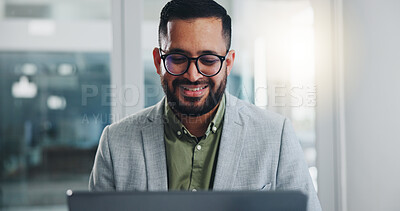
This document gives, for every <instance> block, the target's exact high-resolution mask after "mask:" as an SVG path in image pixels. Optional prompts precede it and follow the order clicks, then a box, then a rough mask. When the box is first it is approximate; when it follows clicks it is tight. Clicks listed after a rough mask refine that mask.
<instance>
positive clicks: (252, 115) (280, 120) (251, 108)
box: [228, 96, 286, 126]
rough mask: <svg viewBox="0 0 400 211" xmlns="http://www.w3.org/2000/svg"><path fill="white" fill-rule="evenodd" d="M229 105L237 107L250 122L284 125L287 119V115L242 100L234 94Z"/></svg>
mask: <svg viewBox="0 0 400 211" xmlns="http://www.w3.org/2000/svg"><path fill="white" fill-rule="evenodd" d="M229 98H230V100H229V102H228V103H229V105H228V107H236V109H237V111H238V112H239V113H240V115H243V116H244V117H246V119H247V121H246V122H247V123H248V122H253V123H254V124H260V123H262V124H268V125H276V126H282V125H283V124H284V122H285V120H286V117H285V116H283V115H281V114H278V113H276V112H273V111H270V110H267V109H264V108H260V107H258V106H256V105H254V104H251V103H249V102H247V101H244V100H240V99H238V98H236V97H234V96H230V97H229Z"/></svg>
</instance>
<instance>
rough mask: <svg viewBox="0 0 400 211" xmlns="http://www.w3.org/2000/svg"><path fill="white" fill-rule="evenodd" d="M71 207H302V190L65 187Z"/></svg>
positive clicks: (223, 210) (300, 210)
mask: <svg viewBox="0 0 400 211" xmlns="http://www.w3.org/2000/svg"><path fill="white" fill-rule="evenodd" d="M67 197H68V198H67V200H68V207H69V210H70V211H92V210H93V211H94V210H96V211H103V210H104V211H106V210H107V211H108V210H118V211H120V210H121V211H125V210H129V211H136V210H138V211H139V210H140V211H156V210H157V211H160V210H166V211H170V210H173V211H183V210H185V211H187V210H193V211H200V210H201V211H228V210H229V211H240V210H245V211H256V210H257V211H258V210H273V211H305V210H306V206H307V196H306V195H304V194H303V193H301V192H295V191H293V192H286V191H284V192H272V191H267V192H261V191H254V192H246V191H244V192H242V191H237V192H218V191H215V192H214V191H204V192H202V191H198V192H182V191H171V192H73V191H71V190H68V191H67Z"/></svg>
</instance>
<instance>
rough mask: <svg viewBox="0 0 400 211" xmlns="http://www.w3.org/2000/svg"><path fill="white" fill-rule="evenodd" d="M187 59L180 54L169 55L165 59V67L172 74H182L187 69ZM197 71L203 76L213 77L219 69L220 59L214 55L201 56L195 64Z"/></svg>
mask: <svg viewBox="0 0 400 211" xmlns="http://www.w3.org/2000/svg"><path fill="white" fill-rule="evenodd" d="M189 62H190V60H189V58H188V57H186V56H184V55H181V54H170V55H168V56H167V57H166V58H165V67H166V68H167V70H168V71H169V72H170V73H172V74H176V75H179V74H182V73H183V72H185V71H186V69H187V68H188V67H189ZM196 66H197V68H198V70H199V71H200V72H201V73H203V74H205V75H214V74H216V73H217V72H218V71H219V70H220V68H221V59H220V58H218V57H217V56H215V55H202V56H200V57H199V58H198V60H197V64H196Z"/></svg>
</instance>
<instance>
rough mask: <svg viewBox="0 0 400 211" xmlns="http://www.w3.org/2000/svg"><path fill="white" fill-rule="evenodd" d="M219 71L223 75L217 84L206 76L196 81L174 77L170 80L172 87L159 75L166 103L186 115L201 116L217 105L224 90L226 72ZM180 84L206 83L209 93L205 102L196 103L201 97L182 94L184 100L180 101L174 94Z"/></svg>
mask: <svg viewBox="0 0 400 211" xmlns="http://www.w3.org/2000/svg"><path fill="white" fill-rule="evenodd" d="M221 72H222V73H223V74H225V75H224V77H223V79H222V81H221V84H219V86H217V85H216V84H215V83H214V81H212V80H211V79H210V78H208V77H207V78H204V79H200V80H198V81H196V82H191V81H189V80H188V79H186V78H176V79H175V80H173V81H172V87H169V86H168V82H167V81H166V80H164V78H163V77H161V83H162V87H163V90H164V93H165V95H166V96H167V102H168V105H169V106H170V107H171V108H172V110H174V111H176V112H179V113H181V114H183V115H187V116H202V115H204V114H206V113H208V112H210V111H211V110H212V109H214V108H215V107H216V106H217V105H218V103H219V102H220V101H221V99H222V96H223V95H224V92H225V88H226V81H227V74H226V71H221ZM180 85H207V87H208V89H209V94H208V96H206V100H205V102H204V103H203V104H200V105H196V103H198V102H199V101H200V100H201V99H202V97H187V96H184V101H185V102H182V101H181V100H179V98H178V97H177V95H176V94H175V93H176V91H177V90H178V89H179V86H180ZM216 86H217V87H216ZM213 90H215V91H213Z"/></svg>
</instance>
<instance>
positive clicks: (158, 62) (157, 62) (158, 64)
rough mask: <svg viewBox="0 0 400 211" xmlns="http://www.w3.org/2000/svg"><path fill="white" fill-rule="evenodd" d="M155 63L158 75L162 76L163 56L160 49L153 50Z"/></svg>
mask: <svg viewBox="0 0 400 211" xmlns="http://www.w3.org/2000/svg"><path fill="white" fill-rule="evenodd" d="M153 61H154V66H155V67H156V69H157V74H158V75H160V76H161V73H162V71H161V56H160V50H159V49H158V48H154V49H153Z"/></svg>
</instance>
